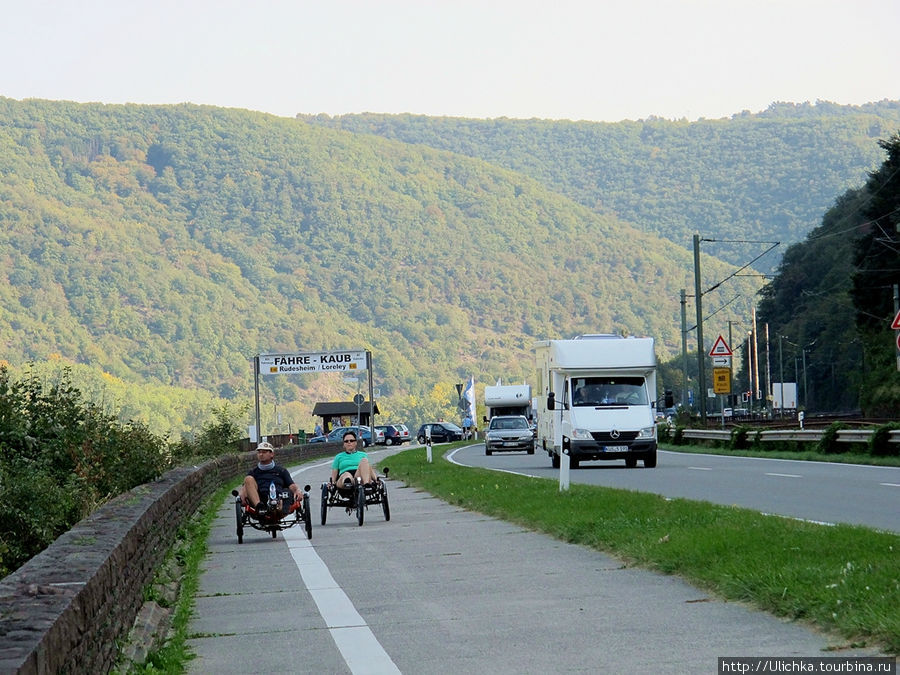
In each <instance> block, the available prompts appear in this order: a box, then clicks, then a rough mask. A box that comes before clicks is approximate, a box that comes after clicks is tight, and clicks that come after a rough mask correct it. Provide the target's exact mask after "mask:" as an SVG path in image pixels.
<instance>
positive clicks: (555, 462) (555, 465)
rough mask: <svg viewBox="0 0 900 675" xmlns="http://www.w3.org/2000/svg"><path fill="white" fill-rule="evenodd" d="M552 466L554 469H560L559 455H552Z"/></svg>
mask: <svg viewBox="0 0 900 675" xmlns="http://www.w3.org/2000/svg"><path fill="white" fill-rule="evenodd" d="M550 466H552V467H553V468H554V469H558V468H559V455H557V454H556V453H553V452H552V453H550Z"/></svg>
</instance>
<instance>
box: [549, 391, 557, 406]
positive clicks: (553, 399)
mask: <svg viewBox="0 0 900 675" xmlns="http://www.w3.org/2000/svg"><path fill="white" fill-rule="evenodd" d="M555 409H556V394H554V393H553V392H552V391H551V392H550V393H549V394H547V410H555Z"/></svg>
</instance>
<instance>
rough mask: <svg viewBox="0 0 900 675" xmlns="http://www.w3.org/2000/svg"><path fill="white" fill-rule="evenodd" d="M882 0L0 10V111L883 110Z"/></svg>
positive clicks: (7, 6)
mask: <svg viewBox="0 0 900 675" xmlns="http://www.w3.org/2000/svg"><path fill="white" fill-rule="evenodd" d="M898 26H900V0H668V1H665V0H622V1H619V0H583V1H578V2H576V1H573V0H493V1H492V0H440V1H438V0H433V1H429V0H369V1H362V0H352V1H349V0H348V1H342V0H316V1H314V2H313V1H306V0H215V1H212V0H152V1H147V0H79V1H75V0H68V1H62V0H59V1H56V2H52V1H48V0H22V1H19V0H0V96H6V97H8V98H14V99H23V98H45V99H55V100H72V101H81V102H87V101H102V102H105V103H126V102H132V103H179V102H185V101H188V102H192V103H206V104H212V105H219V106H228V107H239V108H248V109H251V110H261V111H265V112H270V113H273V114H276V115H282V116H288V117H292V116H294V115H295V114H297V113H320V112H324V113H329V114H332V115H336V114H341V113H352V112H364V111H370V112H392V113H399V112H410V113H421V114H425V115H451V116H463V117H482V118H483V117H515V118H530V117H540V118H550V119H575V120H577V119H586V120H597V121H619V120H622V119H641V118H646V117H649V116H651V115H656V116H658V117H665V118H670V119H677V118H682V117H686V118H688V119H691V120H693V119H697V118H699V117H706V118H716V117H727V116H730V115H732V114H735V113H739V112H741V111H742V110H750V111H752V112H757V111H759V110H763V109H765V108H766V107H767V106H768V105H769V104H770V103H772V102H773V101H789V102H795V103H800V102H804V101H810V102H814V101H816V100H827V101H833V102H836V103H852V104H861V103H866V102H869V101H878V100H881V99H884V98H889V99H900V38H898V33H897V29H898Z"/></svg>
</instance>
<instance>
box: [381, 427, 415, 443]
mask: <svg viewBox="0 0 900 675" xmlns="http://www.w3.org/2000/svg"><path fill="white" fill-rule="evenodd" d="M375 429H376V430H377V431H383V432H384V439H383V440H382V439H380V438H379V440H378V441H377V443H378V444H379V445H401V444H403V443H409V441H410V440H412V435H411V434H410V433H409V429H408V428H407V426H406V425H405V424H383V425H380V426H377V427H375Z"/></svg>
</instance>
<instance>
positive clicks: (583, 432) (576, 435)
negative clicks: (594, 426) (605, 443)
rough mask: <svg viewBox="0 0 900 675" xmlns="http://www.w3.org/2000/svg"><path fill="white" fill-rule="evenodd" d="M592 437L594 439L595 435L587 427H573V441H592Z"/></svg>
mask: <svg viewBox="0 0 900 675" xmlns="http://www.w3.org/2000/svg"><path fill="white" fill-rule="evenodd" d="M591 439H593V436H591V432H590V431H588V430H587V429H572V440H573V441H590V440H591Z"/></svg>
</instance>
